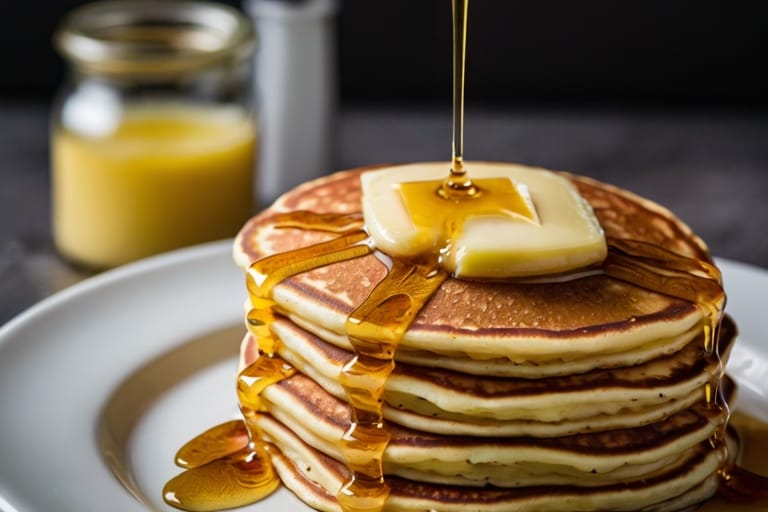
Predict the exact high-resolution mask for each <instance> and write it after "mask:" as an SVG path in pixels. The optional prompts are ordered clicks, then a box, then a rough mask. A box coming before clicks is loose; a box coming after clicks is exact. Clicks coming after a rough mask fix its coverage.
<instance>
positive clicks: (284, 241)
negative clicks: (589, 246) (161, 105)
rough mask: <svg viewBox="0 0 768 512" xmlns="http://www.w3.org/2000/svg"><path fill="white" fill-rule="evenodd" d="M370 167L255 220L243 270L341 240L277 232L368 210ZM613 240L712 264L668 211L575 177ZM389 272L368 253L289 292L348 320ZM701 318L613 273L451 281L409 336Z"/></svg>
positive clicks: (509, 333)
mask: <svg viewBox="0 0 768 512" xmlns="http://www.w3.org/2000/svg"><path fill="white" fill-rule="evenodd" d="M364 170H366V169H357V170H353V171H346V172H341V173H336V174H333V175H330V176H328V177H325V178H321V179H319V180H316V181H314V182H309V183H306V184H304V185H302V186H300V187H298V188H296V189H294V190H293V191H291V192H289V193H288V194H286V195H285V196H283V197H282V198H281V199H280V200H279V201H278V202H277V203H276V204H275V205H273V206H272V207H271V208H269V209H267V210H265V211H263V212H262V213H261V214H259V215H257V216H256V217H254V218H253V219H251V220H250V221H249V222H248V223H247V224H246V225H245V226H244V227H243V229H242V230H241V232H240V235H239V237H238V240H237V246H236V247H235V254H236V255H237V257H238V259H239V262H240V264H243V265H244V264H247V262H251V261H255V260H257V259H259V258H261V257H264V256H267V255H270V254H274V253H276V252H284V251H288V250H291V249H295V248H298V247H302V246H306V245H309V244H312V243H316V242H319V241H323V240H327V239H329V238H333V237H335V236H336V235H332V234H328V233H321V232H316V231H305V230H301V229H295V228H276V227H275V219H274V216H275V214H276V213H278V212H285V211H293V210H311V211H314V212H317V213H326V212H338V213H351V212H359V211H360V209H361V208H360V197H361V191H360V182H359V175H360V173H361V172H362V171H364ZM567 176H568V177H569V178H570V179H571V180H572V181H573V182H574V183H575V185H576V186H577V188H578V190H579V191H580V193H581V194H582V195H583V197H584V198H585V199H586V200H587V201H588V202H589V203H590V204H591V205H592V206H593V208H594V210H595V214H596V216H597V217H598V219H599V221H600V223H601V224H602V226H603V228H604V230H605V232H606V235H607V236H609V237H617V238H627V239H634V240H640V241H645V242H651V243H653V244H657V245H659V246H662V247H665V248H667V249H671V250H673V251H675V252H678V253H680V254H682V255H685V256H690V257H694V258H697V259H702V260H705V261H710V257H709V255H708V253H707V250H706V246H705V245H704V243H703V242H702V241H701V240H700V239H699V238H698V237H696V236H695V235H693V233H692V232H691V230H690V229H689V228H688V227H687V226H686V225H685V224H683V223H682V222H681V221H680V220H679V219H677V218H676V217H675V216H674V215H673V214H671V213H670V212H669V211H668V210H666V209H664V208H662V207H660V206H658V205H656V204H655V203H652V202H650V201H648V200H645V199H642V198H640V197H638V196H636V195H633V194H631V193H629V192H627V191H624V190H621V189H618V188H616V187H613V186H610V185H606V184H603V183H600V182H597V181H594V180H591V179H588V178H584V177H577V176H573V175H567ZM385 272H386V269H385V267H384V265H383V264H382V263H381V262H380V261H379V260H378V259H377V258H376V257H375V256H374V255H368V256H364V257H361V258H357V259H354V260H349V261H344V262H341V263H334V264H331V265H328V266H326V267H322V268H319V269H316V270H312V271H309V272H306V273H304V274H299V275H297V276H294V277H291V278H288V279H287V280H286V281H284V282H283V283H282V284H281V285H280V286H284V287H287V288H289V289H290V293H292V294H295V295H296V297H299V298H300V299H301V300H303V301H310V302H315V303H317V304H318V306H319V307H320V308H322V309H325V310H326V311H327V312H328V313H330V314H335V315H340V316H344V317H345V316H346V315H348V314H349V313H350V312H351V311H352V310H353V308H354V307H356V306H357V305H359V304H360V303H362V302H363V301H364V300H365V298H366V297H368V295H369V294H370V292H371V289H372V288H373V286H375V284H376V283H377V282H379V281H380V280H381V279H382V278H383V277H384V275H385ZM692 314H698V313H697V308H696V306H695V305H694V304H692V303H690V302H687V301H684V300H680V299H676V298H673V297H670V296H667V295H662V294H659V293H655V292H651V291H648V290H644V289H641V288H639V287H637V286H634V285H632V284H628V283H625V282H621V281H618V280H616V279H613V278H611V277H608V276H606V275H594V276H590V277H584V278H581V279H578V280H575V281H566V282H560V283H554V282H553V283H546V284H530V283H529V284H526V283H521V282H483V281H467V280H458V279H448V280H447V281H446V282H445V283H444V284H443V285H442V286H441V288H440V289H439V290H438V291H437V293H436V294H435V295H434V296H433V297H432V298H431V299H430V301H429V302H428V303H427V305H426V306H425V307H424V308H423V310H422V311H421V313H420V314H419V316H418V317H417V319H416V320H415V321H414V323H413V324H412V325H411V327H410V329H409V331H410V332H412V333H414V332H418V331H423V332H428V333H430V334H437V335H438V336H443V334H441V333H445V335H448V336H450V335H451V334H454V333H455V332H456V331H457V330H458V331H462V332H464V333H470V336H472V337H487V338H505V337H526V338H541V339H552V338H569V337H574V336H581V337H585V336H587V337H588V336H590V335H591V334H600V333H606V332H620V331H625V330H627V329H630V328H631V329H636V328H638V327H642V326H643V325H649V324H654V323H657V322H664V321H667V322H675V321H680V320H682V319H685V318H686V317H689V316H690V315H692Z"/></svg>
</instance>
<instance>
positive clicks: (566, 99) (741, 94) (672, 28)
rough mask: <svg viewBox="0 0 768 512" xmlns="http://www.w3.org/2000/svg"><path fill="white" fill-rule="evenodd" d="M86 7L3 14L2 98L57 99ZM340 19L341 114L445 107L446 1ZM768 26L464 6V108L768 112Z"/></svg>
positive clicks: (552, 0)
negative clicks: (63, 44)
mask: <svg viewBox="0 0 768 512" xmlns="http://www.w3.org/2000/svg"><path fill="white" fill-rule="evenodd" d="M275 1H277V0H275ZM83 3H86V2H82V1H75V0H61V1H53V0H47V1H46V0H41V1H36V2H31V1H26V2H24V1H18V0H14V1H12V2H4V4H3V9H2V14H0V59H1V62H2V65H3V68H2V69H3V71H2V74H1V75H0V96H3V97H6V98H8V97H11V98H32V99H40V98H48V97H50V96H51V95H52V93H53V91H54V90H55V88H56V86H57V84H59V83H60V82H61V80H62V67H63V66H62V62H61V60H60V59H59V58H58V56H57V55H56V53H55V52H54V50H53V48H52V46H51V34H52V32H53V30H54V28H55V26H56V23H57V22H58V20H59V19H60V18H61V17H62V15H63V14H64V13H66V12H67V11H69V10H71V9H72V8H73V7H75V6H77V5H81V4H83ZM223 3H228V4H231V5H236V6H239V5H241V2H239V1H224V2H223ZM340 7H341V8H340V11H339V17H338V25H337V27H338V42H339V44H338V48H339V69H340V94H341V100H342V102H343V103H359V102H375V103H387V102H399V103H402V102H403V101H406V102H408V101H414V102H420V103H424V102H430V103H434V102H436V103H441V104H445V102H447V101H449V98H450V4H449V2H448V0H388V1H374V0H342V1H341V2H340ZM767 14H768V4H767V3H766V2H743V1H738V0H737V1H732V2H725V1H720V2H716V1H706V0H699V1H692V0H664V1H631V2H630V1H621V0H605V1H594V0H582V1H574V0H536V1H535V2H532V1H528V2H514V1H509V0H473V1H472V2H471V3H470V15H469V47H468V69H467V102H468V104H479V105H485V104H491V105H497V104H504V105H521V104H528V103H534V104H541V103H569V104H590V105H595V104H600V105H630V106H633V105H641V106H647V105H654V106H664V107H669V106H702V105H705V106H718V107H726V108H737V109H744V108H749V109H751V108H765V107H766V106H767V105H768V92H767V91H768V79H766V77H765V72H764V70H763V68H764V67H765V61H766V55H765V49H766V47H767V46H768V45H766V39H767V38H768V36H767V34H768V30H767V29H766V21H767V20H768V17H767V16H766V15H767Z"/></svg>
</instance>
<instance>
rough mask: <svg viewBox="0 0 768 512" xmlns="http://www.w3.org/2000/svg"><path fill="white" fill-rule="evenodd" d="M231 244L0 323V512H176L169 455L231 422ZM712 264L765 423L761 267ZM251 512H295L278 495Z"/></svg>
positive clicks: (238, 307)
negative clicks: (168, 500)
mask: <svg viewBox="0 0 768 512" xmlns="http://www.w3.org/2000/svg"><path fill="white" fill-rule="evenodd" d="M230 244H231V243H230V242H229V241H224V242H219V243H214V244H209V245H204V246H199V247H195V248H191V249H186V250H182V251H176V252H173V253H169V254H166V255H163V256H159V257H156V258H151V259H148V260H145V261H142V262H139V263H136V264H133V265H129V266H126V267H123V268H120V269H117V270H114V271H111V272H107V273H104V274H102V275H100V276H97V277H95V278H92V279H89V280H87V281H84V282H82V283H80V284H78V285H76V286H73V287H71V288H69V289H67V290H65V291H63V292H61V293H59V294H57V295H55V296H53V297H51V298H49V299H47V300H44V301H43V302H41V303H40V304H38V305H36V306H34V307H32V308H31V309H29V310H28V311H26V312H25V313H23V314H21V315H20V316H19V317H17V318H15V319H14V320H12V321H11V322H9V323H8V324H6V325H5V326H3V327H2V328H0V511H3V512H13V511H19V512H28V511H29V512H50V511H54V510H55V511H58V512H65V511H73V512H75V511H76V512H87V511H99V512H100V511H104V510H117V511H133V510H147V509H150V510H174V509H171V508H169V507H167V506H166V505H164V504H163V502H162V498H161V489H162V486H163V484H164V483H165V482H166V481H167V480H168V479H169V478H170V477H171V476H173V475H175V474H177V473H178V472H179V470H178V468H176V467H175V466H174V464H173V455H174V453H175V451H176V449H177V448H178V447H180V446H181V444H183V443H184V442H185V441H186V440H188V439H190V438H191V437H193V436H194V435H196V434H198V433H200V432H202V431H204V430H205V429H207V428H209V427H211V426H213V425H216V424H218V423H220V422H223V421H225V420H228V419H230V418H233V417H236V411H237V407H236V403H235V393H234V384H233V382H234V368H235V357H236V352H237V346H238V344H239V342H240V338H241V337H242V335H243V333H244V328H243V327H242V305H243V300H244V298H245V293H246V292H245V287H244V278H243V275H242V273H241V272H240V271H239V270H238V269H237V268H236V267H235V265H234V264H233V263H232V262H231V258H230V246H231V245H230ZM720 264H721V267H722V269H723V271H724V274H725V282H726V290H727V292H728V295H729V302H728V308H727V309H728V311H729V313H730V314H732V315H733V316H734V317H735V318H736V319H737V322H738V324H739V327H740V330H741V336H740V340H739V343H738V344H737V347H736V349H735V351H734V353H733V355H732V361H731V364H730V365H729V371H730V373H731V374H732V375H734V376H735V377H736V379H737V380H738V381H739V382H740V384H741V389H742V393H741V396H740V398H739V403H738V404H737V407H749V408H750V409H751V410H752V412H753V413H755V414H757V415H758V416H761V417H762V418H763V419H765V420H767V421H768V389H766V387H767V386H766V384H765V382H768V336H766V335H765V334H762V333H764V332H765V329H764V328H763V323H764V321H765V314H766V310H765V308H766V306H765V304H766V303H768V272H766V271H765V270H761V269H758V268H755V267H750V266H748V265H743V264H739V263H734V262H730V261H720ZM116 476H117V478H116ZM132 494H133V495H132ZM134 495H135V496H134ZM137 497H138V499H137ZM140 500H141V501H140ZM142 502H143V503H142ZM249 509H251V510H260V511H266V512H275V511H286V510H306V507H305V506H304V505H302V504H301V503H300V502H299V501H298V500H297V499H296V498H295V497H294V496H293V495H292V494H290V493H289V492H287V491H285V490H280V491H278V492H277V493H276V494H275V495H273V496H272V497H271V498H269V499H268V500H267V501H265V502H262V503H260V504H259V505H257V506H253V507H249Z"/></svg>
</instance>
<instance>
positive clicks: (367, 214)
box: [361, 162, 606, 278]
mask: <svg viewBox="0 0 768 512" xmlns="http://www.w3.org/2000/svg"><path fill="white" fill-rule="evenodd" d="M465 167H466V169H467V170H468V173H469V176H470V178H471V179H472V180H473V181H474V182H476V183H477V184H478V185H479V186H480V188H481V189H482V188H483V185H484V184H493V183H496V185H494V186H493V188H492V189H491V191H492V192H493V191H494V190H497V185H498V183H499V181H500V180H499V179H500V178H502V179H506V180H508V181H506V180H501V181H506V183H507V185H505V186H504V187H502V188H503V191H502V195H501V196H499V197H502V198H503V197H505V196H506V197H508V198H509V204H510V208H506V209H505V210H506V211H499V210H501V209H499V208H497V209H489V207H488V204H493V201H491V202H490V203H483V201H478V202H477V203H475V201H477V199H474V198H472V199H463V200H461V203H462V204H460V205H458V206H457V204H456V203H455V202H454V201H453V200H449V199H442V198H439V197H437V195H436V193H433V194H430V193H429V191H430V190H432V189H434V191H436V190H437V187H438V186H439V185H440V183H441V182H442V181H443V180H444V179H445V178H446V177H447V176H448V173H449V169H450V164H449V163H447V162H429V163H416V164H407V165H400V166H394V167H388V168H384V169H378V170H375V171H369V172H367V173H364V174H363V175H362V177H361V184H362V190H363V216H364V219H365V226H366V229H367V230H368V233H369V234H370V236H371V238H372V239H373V243H374V245H375V246H376V247H377V248H378V249H379V250H381V251H382V252H384V253H386V254H389V255H390V256H395V257H417V256H420V255H424V254H436V253H439V254H440V255H441V264H442V266H443V267H444V268H445V269H446V270H447V271H448V272H451V273H452V274H454V275H455V276H457V277H465V278H504V277H522V276H533V275H544V274H553V273H560V272H567V271H569V270H574V269H578V268H583V267H586V266H588V265H590V264H593V263H598V262H600V261H602V260H603V259H604V258H605V255H606V244H605V236H604V234H603V230H602V228H601V227H600V224H599V223H598V221H597V219H596V218H595V216H594V213H593V212H592V208H591V207H590V206H589V204H587V202H586V201H585V200H584V199H583V198H582V197H581V195H580V194H579V193H578V191H577V190H576V188H575V187H574V186H573V184H572V183H571V182H570V181H569V180H568V179H566V178H565V177H563V176H561V175H558V174H555V173H553V172H550V171H547V170H544V169H538V168H531V167H525V166H520V165H515V164H507V163H489V162H469V163H466V164H465ZM430 182H432V183H430ZM402 184H407V185H406V186H405V187H403V185H402ZM509 184H511V185H512V187H509V186H508V185H509ZM481 197H482V196H481ZM420 198H423V201H424V202H425V204H417V203H416V201H419V199H420ZM475 204H476V205H477V206H474V205H475Z"/></svg>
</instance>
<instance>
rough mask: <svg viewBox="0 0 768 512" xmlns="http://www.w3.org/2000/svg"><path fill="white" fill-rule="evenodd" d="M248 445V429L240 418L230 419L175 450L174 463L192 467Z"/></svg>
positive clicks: (183, 466) (202, 464)
mask: <svg viewBox="0 0 768 512" xmlns="http://www.w3.org/2000/svg"><path fill="white" fill-rule="evenodd" d="M247 446H248V430H247V429H246V428H245V425H244V424H243V421H242V420H232V421H228V422H226V423H222V424H220V425H217V426H215V427H213V428H210V429H208V430H206V431H205V432H203V433H202V434H200V435H198V436H197V437H195V438H194V439H192V440H191V441H189V442H188V443H187V444H185V445H184V446H182V447H181V448H179V451H178V452H176V465H177V466H180V467H182V468H187V469H193V468H196V467H199V466H204V465H205V464H208V463H209V462H212V461H214V460H216V459H220V458H222V457H224V456H226V455H231V454H233V453H236V452H238V451H240V450H242V449H243V448H246V447H247Z"/></svg>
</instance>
